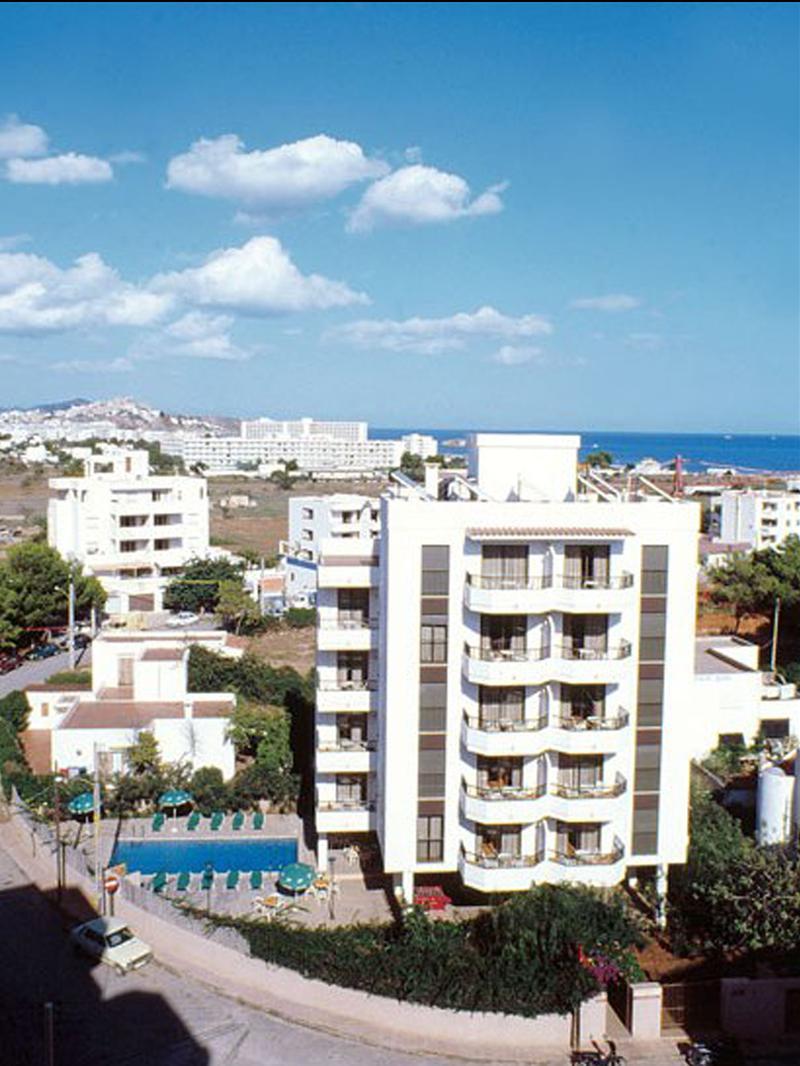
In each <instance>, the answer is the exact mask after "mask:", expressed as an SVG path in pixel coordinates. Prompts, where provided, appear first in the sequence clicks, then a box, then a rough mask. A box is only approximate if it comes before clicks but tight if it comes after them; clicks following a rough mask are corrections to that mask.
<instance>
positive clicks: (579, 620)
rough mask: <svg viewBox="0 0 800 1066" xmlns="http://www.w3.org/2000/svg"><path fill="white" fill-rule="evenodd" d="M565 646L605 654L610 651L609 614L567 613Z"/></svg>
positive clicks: (565, 616) (593, 653)
mask: <svg viewBox="0 0 800 1066" xmlns="http://www.w3.org/2000/svg"><path fill="white" fill-rule="evenodd" d="M564 648H565V649H566V650H568V651H572V652H575V653H577V656H576V657H579V656H580V653H585V654H586V657H587V658H591V656H592V655H598V656H599V655H605V653H606V652H607V651H608V616H607V615H605V614H565V615H564Z"/></svg>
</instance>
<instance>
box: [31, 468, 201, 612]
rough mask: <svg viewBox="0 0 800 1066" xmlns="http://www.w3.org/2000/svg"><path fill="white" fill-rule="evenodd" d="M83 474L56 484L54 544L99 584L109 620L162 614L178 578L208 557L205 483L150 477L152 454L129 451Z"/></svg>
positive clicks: (50, 535)
mask: <svg viewBox="0 0 800 1066" xmlns="http://www.w3.org/2000/svg"><path fill="white" fill-rule="evenodd" d="M84 468H85V476H84V477H60V478H51V479H50V488H51V490H52V493H53V495H52V497H51V499H50V502H49V504H48V509H47V539H48V543H49V544H50V545H51V546H52V547H54V548H56V549H57V550H58V551H59V552H60V553H61V555H63V556H64V558H65V559H77V560H78V561H79V562H80V563H82V564H83V569H84V573H86V574H89V575H91V576H93V577H96V578H98V579H99V580H100V582H101V583H102V585H103V587H104V588H105V590H106V592H107V593H108V600H107V602H106V610H107V611H108V612H109V614H115V613H124V612H127V611H153V610H160V609H161V608H162V604H163V592H164V589H165V588H166V585H167V583H168V582H169V580H170V579H171V578H172V576H174V575H175V574H176V573H179V572H180V570H181V569H182V568H183V567H184V566H185V565H186V563H188V562H189V561H190V559H193V558H195V557H197V556H205V555H208V554H209V542H208V494H207V490H206V482H205V479H204V478H200V477H177V476H156V475H152V474H150V468H149V464H148V455H147V452H145V451H126V450H124V449H111V448H109V449H107V450H106V451H105V452H103V453H101V454H99V455H92V456H91V457H90V458H89V459H87V460H86V461H85V463H84Z"/></svg>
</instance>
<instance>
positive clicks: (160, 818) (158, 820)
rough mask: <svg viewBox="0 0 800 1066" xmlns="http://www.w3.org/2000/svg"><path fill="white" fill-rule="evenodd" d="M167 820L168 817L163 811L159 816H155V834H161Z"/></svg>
mask: <svg viewBox="0 0 800 1066" xmlns="http://www.w3.org/2000/svg"><path fill="white" fill-rule="evenodd" d="M166 820H167V816H166V815H165V814H164V813H163V811H159V812H158V814H156V815H154V816H153V832H154V833H159V832H160V831H161V829H162V827H163V825H164V822H165V821H166Z"/></svg>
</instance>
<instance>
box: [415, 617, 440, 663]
mask: <svg viewBox="0 0 800 1066" xmlns="http://www.w3.org/2000/svg"><path fill="white" fill-rule="evenodd" d="M419 659H420V662H423V663H445V662H447V626H446V625H425V624H423V625H422V627H421V630H420V651H419Z"/></svg>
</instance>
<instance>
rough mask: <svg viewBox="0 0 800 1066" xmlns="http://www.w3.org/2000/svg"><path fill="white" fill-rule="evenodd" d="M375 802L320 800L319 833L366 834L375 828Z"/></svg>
mask: <svg viewBox="0 0 800 1066" xmlns="http://www.w3.org/2000/svg"><path fill="white" fill-rule="evenodd" d="M374 811H375V802H374V800H361V799H330V800H318V801H317V811H316V825H317V832H319V833H366V832H369V830H370V829H372V828H374V821H375V815H374Z"/></svg>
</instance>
